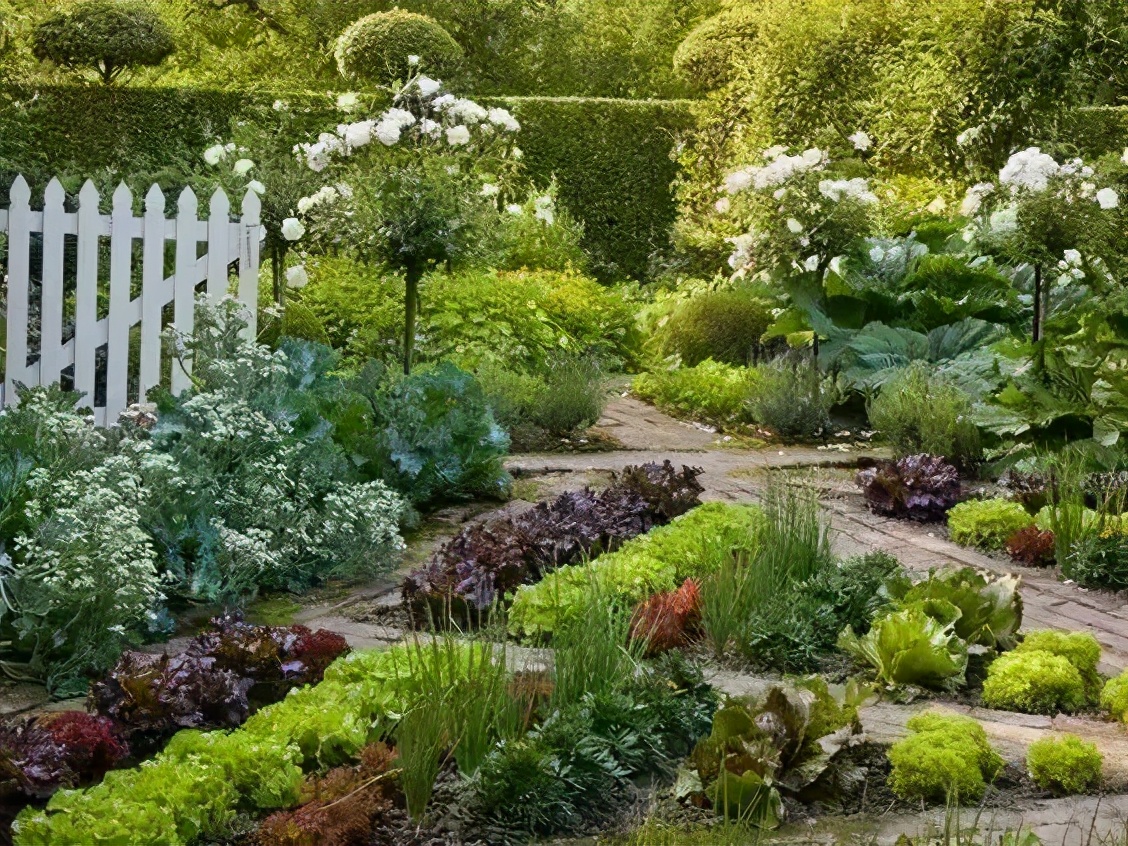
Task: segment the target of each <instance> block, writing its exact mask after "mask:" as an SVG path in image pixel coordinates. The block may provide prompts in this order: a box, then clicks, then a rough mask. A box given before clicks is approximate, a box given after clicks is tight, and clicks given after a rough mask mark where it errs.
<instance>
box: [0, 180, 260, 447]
mask: <svg viewBox="0 0 1128 846" xmlns="http://www.w3.org/2000/svg"><path fill="white" fill-rule="evenodd" d="M100 199H101V198H100V197H99V194H98V190H97V189H96V188H95V187H94V184H93V183H92V182H90V181H87V182H86V184H85V185H83V186H82V190H81V191H80V192H79V195H78V207H77V211H74V212H70V211H67V210H66V207H65V202H66V192H65V191H64V189H63V186H62V184H61V183H60V182H59V180H58V179H52V180H51V182H50V184H49V185H48V186H47V190H46V191H45V192H44V202H43V210H42V211H33V210H32V208H31V190H30V188H29V187H28V184H27V181H26V180H25V179H24V178H23V177H22V176H19V177H17V178H16V181H15V182H14V183H13V184H12V187H11V193H10V201H9V206H8V208H7V209H6V210H4V209H0V236H3V235H5V234H6V235H7V257H8V258H7V286H6V298H7V303H6V305H7V315H6V319H5V321H4V322H5V324H6V343H5V344H4V348H5V356H4V358H5V365H6V368H5V369H6V372H5V375H4V383H3V387H2V388H0V404H2V405H11V404H12V403H14V402H15V401H16V391H15V386H16V384H17V383H22V384H25V385H29V386H31V385H50V384H53V383H59V382H64V381H65V382H67V383H68V386H69V385H73V387H74V390H76V391H79V392H80V393H82V394H84V395H85V398H84V399H83V400H82V405H85V406H91V407H93V408H94V416H95V422H96V423H97V424H98V425H100V426H106V425H114V424H115V423H116V422H117V419H118V415H119V414H120V413H121V412H122V411H123V410H124V409H125V408H126V407H127V406H128V405H129V404H130V403H131V402H145V398H146V394H147V393H148V392H149V391H151V390H152V388H154V387H155V386H157V385H159V384H160V383H161V380H162V373H164V374H165V378H167V379H169V381H170V384H169V385H168V387H170V388H171V390H172V392H173V393H179V392H180V391H182V390H184V389H185V388H186V387H188V386H189V384H190V383H191V379H190V373H189V372H186V370H185V368H183V367H181V366H180V365H179V364H178V363H176V362H173V363H172V365H171V366H168V363H167V362H166V363H165V365H166V366H165V368H164V370H163V371H162V361H161V331H162V328H163V327H164V325H167V321H166V317H167V315H166V306H170V308H169V309H167V311H170V312H171V318H172V323H174V324H175V325H176V327H177V328H178V329H179V330H180V331H182V332H191V331H192V326H193V304H194V300H195V297H196V293H197V287H198V286H201V285H202V284H203V283H206V287H205V290H206V291H207V294H208V297H209V298H210V299H212V300H217V299H219V298H221V297H223V296H224V295H226V294H227V293H228V292H229V285H230V273H229V270H230V267H231V265H232V264H233V263H234V262H238V289H237V296H238V299H239V300H240V301H241V302H242V303H243V304H244V305H245V306H246V308H245V311H246V313H247V317H248V320H249V326H248V334H249V336H250V337H252V338H253V337H254V334H255V329H256V327H255V315H256V309H257V302H258V271H259V242H260V240H261V238H262V227H261V225H260V221H261V204H260V201H259V198H258V195H257V194H255V193H254V192H253V191H248V192H247V194H246V196H245V197H244V198H243V205H242V210H241V211H242V216H241V218H240V219H239V220H237V221H232V219H231V204H230V201H229V200H228V199H227V196H226V195H225V194H224V193H223V191H221V190H217V191H216V192H215V193H214V194H213V195H212V198H211V203H210V207H209V212H208V218H207V220H200V219H199V217H198V201H197V199H196V195H195V194H194V193H193V192H192V190H191V189H189V188H185V189H184V191H183V192H182V193H181V195H180V197H179V200H178V202H177V213H176V217H175V218H173V219H166V217H165V197H164V194H163V193H162V192H161V189H160V188H159V187H158V186H156V185H154V186H153V187H152V188H150V189H149V192H148V194H146V195H145V212H144V215H143V216H142V217H134V215H133V194H132V192H131V191H130V190H129V188H127V187H126V186H125V185H124V184H122V185H119V186H118V188H117V190H116V191H114V195H113V206H112V208H113V211H112V213H111V214H109V215H103V214H101V213H100V210H99V202H100ZM33 236H39V237H33ZM138 242H139V243H138ZM166 243H167V244H169V245H170V246H169V249H168V250H167V251H166ZM201 243H203V244H206V251H205V252H203V254H201V252H200V244H201ZM173 244H174V245H175V247H174V248H173V246H171V245H173ZM40 245H41V250H40V249H38V248H39V247H40ZM137 251H139V253H140V261H137V260H136V259H137V257H138V256H137ZM166 252H167V255H166ZM106 258H108V261H106ZM170 271H171V272H170ZM138 325H140V332H139V333H134V332H133V328H134V327H135V326H138ZM131 339H132V343H131ZM131 345H132V346H133V347H134V349H133V350H132V351H131V349H130V347H131ZM131 353H132V355H131ZM187 367H188V370H190V369H191V366H190V362H189V363H188V365H187ZM131 370H132V371H134V372H131Z"/></svg>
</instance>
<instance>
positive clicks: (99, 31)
mask: <svg viewBox="0 0 1128 846" xmlns="http://www.w3.org/2000/svg"><path fill="white" fill-rule="evenodd" d="M34 39H35V44H34V52H35V57H36V58H37V59H47V60H49V61H51V62H54V63H55V64H57V65H59V66H61V67H64V68H67V69H68V70H93V71H94V72H95V73H96V74H97V76H98V77H99V78H100V79H101V81H102V82H103V83H105V84H106V85H109V84H110V83H112V82H114V80H116V79H117V78H118V77H119V76H120V75H121V74H122V73H123V72H124V71H127V70H130V69H132V68H135V67H141V66H144V65H159V64H160V63H161V62H163V61H164V60H165V59H166V58H168V56H169V54H170V53H172V51H173V50H174V49H176V44H175V42H174V41H173V39H172V33H171V32H170V30H169V28H168V26H167V25H166V24H165V22H164V21H163V20H161V18H160V16H159V15H158V14H157V13H156V11H155V10H154V9H153V8H152V7H151V6H150V5H149V4H148V3H142V2H139V1H138V0H126V2H122V0H114V2H108V0H83V2H80V3H76V4H74V5H73V6H72V7H71V8H70V9H68V10H66V11H59V12H55V13H54V14H52V15H50V16H48V17H47V18H45V19H44V20H43V21H41V22H40V23H39V24H38V25H37V26H36V27H35V35H34Z"/></svg>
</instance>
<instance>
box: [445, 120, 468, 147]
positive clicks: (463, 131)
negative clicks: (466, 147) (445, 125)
mask: <svg viewBox="0 0 1128 846" xmlns="http://www.w3.org/2000/svg"><path fill="white" fill-rule="evenodd" d="M446 139H447V143H448V144H450V145H451V146H452V147H459V146H461V145H463V144H469V143H470V129H469V128H468V127H466V126H463V125H462V124H459V125H458V126H452V127H450V128H449V129H448V130H447V131H446Z"/></svg>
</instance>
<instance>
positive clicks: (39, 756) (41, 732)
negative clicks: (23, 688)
mask: <svg viewBox="0 0 1128 846" xmlns="http://www.w3.org/2000/svg"><path fill="white" fill-rule="evenodd" d="M128 756H129V745H128V744H127V743H126V742H125V741H124V740H123V739H122V738H121V737H120V736H119V734H118V732H117V729H116V727H115V726H114V724H113V722H112V721H110V720H108V719H106V718H105V717H99V716H94V715H91V714H85V713H82V712H81V711H65V712H62V713H60V714H55V715H48V716H45V717H39V718H35V719H30V720H25V721H23V722H21V723H17V724H14V725H10V726H7V727H3V728H0V784H2V785H4V786H6V787H7V788H8V789H13V788H14V789H15V790H16V791H18V792H19V793H22V794H23V795H24V796H27V797H32V798H46V797H48V796H50V795H51V794H52V793H54V792H55V791H56V790H58V789H59V788H61V787H78V786H81V785H85V784H91V783H93V782H95V781H99V780H101V778H102V777H103V776H104V775H105V774H106V773H107V772H108V771H109V770H111V769H113V768H114V767H115V766H117V765H118V764H119V763H120V762H122V761H123V760H125V759H126V758H127V757H128Z"/></svg>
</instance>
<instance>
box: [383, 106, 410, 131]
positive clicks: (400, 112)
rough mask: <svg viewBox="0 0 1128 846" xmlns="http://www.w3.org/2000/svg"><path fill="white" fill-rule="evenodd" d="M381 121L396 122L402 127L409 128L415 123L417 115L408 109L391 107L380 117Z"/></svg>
mask: <svg viewBox="0 0 1128 846" xmlns="http://www.w3.org/2000/svg"><path fill="white" fill-rule="evenodd" d="M380 122H381V123H394V124H395V125H396V126H398V127H399V128H400V129H407V127H409V126H412V125H413V124H414V123H415V115H413V114H412V113H411V112H409V111H408V110H407V109H399V108H391V109H388V110H387V111H386V112H384V114H383V115H381V117H380Z"/></svg>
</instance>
